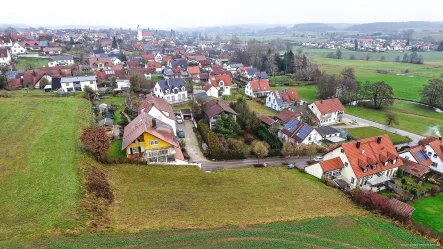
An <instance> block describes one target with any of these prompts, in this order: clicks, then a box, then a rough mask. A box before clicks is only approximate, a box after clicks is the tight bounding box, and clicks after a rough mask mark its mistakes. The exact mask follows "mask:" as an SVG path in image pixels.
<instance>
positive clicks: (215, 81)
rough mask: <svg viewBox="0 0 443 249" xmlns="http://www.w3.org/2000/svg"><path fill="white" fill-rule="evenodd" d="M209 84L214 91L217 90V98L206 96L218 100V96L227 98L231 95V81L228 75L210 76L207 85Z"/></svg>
mask: <svg viewBox="0 0 443 249" xmlns="http://www.w3.org/2000/svg"><path fill="white" fill-rule="evenodd" d="M209 84H211V85H212V86H213V87H214V88H215V89H217V96H214V95H210V94H208V95H209V96H214V97H216V98H219V97H220V96H223V95H228V96H229V95H231V88H232V79H231V75H230V74H222V75H211V76H210V77H209V83H208V85H209ZM205 87H206V86H205ZM205 91H206V90H205Z"/></svg>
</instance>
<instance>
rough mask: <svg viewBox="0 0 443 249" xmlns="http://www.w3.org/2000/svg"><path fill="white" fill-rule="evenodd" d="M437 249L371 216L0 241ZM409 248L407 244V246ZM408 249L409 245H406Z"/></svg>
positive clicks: (30, 245) (28, 244)
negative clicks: (419, 248)
mask: <svg viewBox="0 0 443 249" xmlns="http://www.w3.org/2000/svg"><path fill="white" fill-rule="evenodd" d="M406 244H408V245H412V244H415V245H417V247H420V245H426V248H437V247H433V246H432V245H429V244H430V242H428V241H426V240H424V239H422V238H419V237H417V236H415V235H412V234H410V233H409V232H406V231H404V230H402V229H401V228H398V227H396V226H394V225H392V224H391V223H389V222H387V221H385V220H383V219H380V218H376V217H374V216H363V217H358V216H341V217H335V218H330V217H327V218H317V219H311V220H304V221H297V222H280V223H271V224H263V225H254V226H247V227H244V228H239V227H229V228H222V229H207V230H201V229H194V230H172V231H167V232H163V231H151V232H141V233H133V234H84V235H80V236H78V237H55V238H54V237H53V238H44V239H39V240H35V241H24V242H0V247H5V248H18V247H28V248H48V247H50V248H67V249H68V248H115V247H118V248H189V249H191V248H272V249H273V248H387V249H388V248H402V247H403V246H405V245H406ZM408 247H411V246H408ZM412 248H414V247H412Z"/></svg>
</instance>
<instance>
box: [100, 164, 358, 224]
mask: <svg viewBox="0 0 443 249" xmlns="http://www.w3.org/2000/svg"><path fill="white" fill-rule="evenodd" d="M109 172H110V175H111V178H112V181H113V182H114V187H115V191H116V192H117V193H118V194H117V197H116V201H115V203H114V204H113V207H112V217H113V220H112V224H113V226H114V230H115V231H121V232H135V231H141V230H145V229H177V228H211V227H212V228H214V227H224V226H232V225H234V226H241V227H244V226H246V225H250V224H257V223H269V222H276V221H282V220H286V221H288V220H303V219H311V218H318V217H325V216H328V217H336V216H343V215H363V214H364V213H365V212H364V211H362V210H361V209H359V208H357V207H356V206H354V205H353V204H352V203H351V202H350V200H349V199H347V198H346V197H344V196H343V195H342V194H341V193H340V192H339V191H338V190H335V189H332V188H329V187H327V186H326V185H324V184H323V183H321V182H320V181H319V180H318V179H316V178H313V177H309V176H308V175H306V174H302V173H300V172H298V171H290V170H287V169H286V168H283V167H271V168H262V169H257V168H246V169H232V170H225V171H218V172H215V173H210V174H209V173H206V172H204V171H202V170H200V169H199V168H196V167H184V166H150V167H140V166H134V165H119V166H112V167H109Z"/></svg>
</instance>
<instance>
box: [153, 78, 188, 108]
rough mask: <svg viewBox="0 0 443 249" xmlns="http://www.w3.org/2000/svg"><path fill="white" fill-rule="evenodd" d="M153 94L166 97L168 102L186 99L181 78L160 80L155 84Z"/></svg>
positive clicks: (186, 95)
mask: <svg viewBox="0 0 443 249" xmlns="http://www.w3.org/2000/svg"><path fill="white" fill-rule="evenodd" d="M154 96H156V97H160V98H163V99H166V100H167V101H168V103H177V102H183V101H186V100H187V99H188V91H187V89H186V83H185V81H184V80H183V79H182V78H170V79H166V80H160V81H159V82H157V84H155V87H154Z"/></svg>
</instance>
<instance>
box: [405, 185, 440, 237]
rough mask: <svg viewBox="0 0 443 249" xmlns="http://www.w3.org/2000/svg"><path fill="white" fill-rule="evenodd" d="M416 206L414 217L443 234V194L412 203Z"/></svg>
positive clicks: (420, 222)
mask: <svg viewBox="0 0 443 249" xmlns="http://www.w3.org/2000/svg"><path fill="white" fill-rule="evenodd" d="M412 206H413V207H415V208H416V210H415V211H414V213H413V214H412V219H413V220H414V221H416V222H418V223H419V224H421V225H424V226H426V227H429V228H430V229H431V230H433V231H435V232H437V233H439V234H440V235H443V212H442V210H443V194H441V193H440V194H439V195H437V196H435V197H427V198H423V199H421V200H418V201H415V202H414V203H412Z"/></svg>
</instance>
